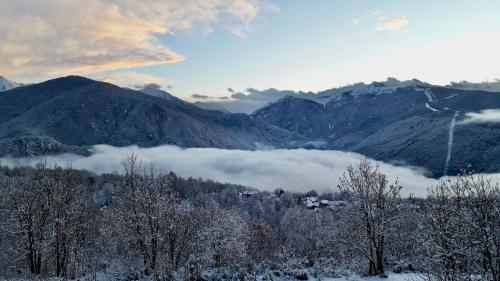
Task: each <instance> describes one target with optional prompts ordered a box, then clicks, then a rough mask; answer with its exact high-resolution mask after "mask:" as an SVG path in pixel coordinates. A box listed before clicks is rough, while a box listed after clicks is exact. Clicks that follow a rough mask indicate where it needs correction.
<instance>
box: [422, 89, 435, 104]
mask: <svg viewBox="0 0 500 281" xmlns="http://www.w3.org/2000/svg"><path fill="white" fill-rule="evenodd" d="M424 95H425V96H426V97H427V100H428V101H429V102H433V101H436V98H435V97H434V95H433V94H432V92H431V90H429V89H425V90H424Z"/></svg>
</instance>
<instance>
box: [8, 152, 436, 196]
mask: <svg viewBox="0 0 500 281" xmlns="http://www.w3.org/2000/svg"><path fill="white" fill-rule="evenodd" d="M91 150H92V155H91V156H89V157H83V156H78V155H73V154H63V155H58V156H49V157H44V159H45V160H47V161H48V163H49V164H57V165H59V166H63V167H64V166H68V165H71V166H72V167H73V168H76V169H87V170H90V171H94V172H96V173H102V172H109V173H112V172H118V173H120V172H121V171H122V165H121V162H122V161H123V160H124V159H125V158H126V157H127V155H130V154H132V153H134V154H136V155H137V156H138V158H139V160H140V161H141V162H142V163H144V164H150V163H152V164H154V165H155V166H156V167H158V168H160V169H166V170H171V171H174V172H175V173H177V174H179V175H180V176H183V177H196V178H198V177H200V178H204V179H213V180H216V181H220V182H231V183H237V184H243V185H246V186H251V187H256V188H259V189H261V190H269V191H270V190H274V189H276V188H283V189H286V190H290V191H299V192H300V191H308V190H311V189H316V190H318V191H324V190H336V189H337V184H338V179H339V177H340V176H341V175H342V173H343V172H344V171H345V170H346V168H347V166H348V165H350V164H353V165H355V164H357V163H358V162H359V160H360V159H363V158H364V156H362V155H359V154H355V153H350V152H341V151H322V150H305V149H294V150H285V149H276V150H257V151H245V150H226V149H216V148H189V149H183V148H179V147H176V146H169V145H165V146H159V147H154V148H139V147H137V146H129V147H121V148H118V147H113V146H108V145H96V146H93V147H92V149H91ZM41 160H42V158H40V157H35V158H20V159H13V158H2V159H0V162H1V163H0V164H2V165H8V166H27V165H31V166H34V165H36V163H38V162H40V161H41ZM380 168H381V170H382V171H383V172H384V173H386V174H387V175H388V176H389V178H390V179H391V181H392V180H395V179H399V182H400V183H401V184H402V185H403V187H404V188H403V194H405V195H408V194H410V193H412V194H414V195H417V196H418V195H424V194H426V191H427V188H428V187H430V186H432V185H435V184H436V183H437V180H435V179H430V178H427V177H425V176H424V171H423V170H420V169H416V168H411V167H400V166H394V165H390V164H386V163H382V162H380Z"/></svg>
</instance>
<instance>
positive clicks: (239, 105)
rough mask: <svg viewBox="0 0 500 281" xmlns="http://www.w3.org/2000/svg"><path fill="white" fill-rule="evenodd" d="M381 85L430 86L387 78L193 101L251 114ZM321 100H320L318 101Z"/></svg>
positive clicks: (228, 110)
mask: <svg viewBox="0 0 500 281" xmlns="http://www.w3.org/2000/svg"><path fill="white" fill-rule="evenodd" d="M381 85H384V86H387V87H402V86H410V85H427V86H430V85H429V84H427V83H425V82H421V81H419V80H416V79H413V80H408V81H399V80H397V79H395V78H387V80H386V81H383V82H372V83H370V84H365V83H356V84H352V85H347V86H343V87H339V88H332V89H329V90H326V91H321V92H318V93H313V92H301V91H299V92H296V91H290V90H278V89H272V88H271V89H267V90H263V91H260V90H257V89H252V88H249V89H247V90H246V91H245V93H242V92H234V91H233V90H232V89H229V90H230V92H231V95H230V96H226V97H211V96H206V95H193V96H192V97H191V99H193V100H194V104H195V105H197V106H199V107H201V108H206V109H216V110H225V111H227V112H234V113H247V114H250V113H252V112H254V111H256V110H258V109H260V108H262V107H264V106H266V105H268V104H269V103H272V102H275V101H277V100H279V99H281V98H283V97H286V96H292V97H297V98H303V99H310V100H316V101H319V102H321V100H322V99H321V97H325V96H332V95H334V94H335V93H337V94H342V93H344V92H347V91H359V90H363V91H365V90H366V89H369V88H380V86H381ZM318 98H319V99H318Z"/></svg>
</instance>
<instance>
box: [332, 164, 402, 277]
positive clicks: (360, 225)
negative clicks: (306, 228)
mask: <svg viewBox="0 0 500 281" xmlns="http://www.w3.org/2000/svg"><path fill="white" fill-rule="evenodd" d="M338 188H339V190H340V191H341V192H345V193H346V194H348V196H349V199H348V201H347V206H346V207H345V208H344V209H345V213H344V221H343V223H344V225H345V227H346V229H348V230H349V232H350V233H351V235H346V236H345V237H344V238H342V237H339V239H340V241H341V242H342V243H346V244H349V245H350V246H352V247H354V248H355V249H357V250H358V251H359V253H360V254H362V255H363V256H364V257H365V258H366V259H367V260H368V274H369V275H385V264H384V260H385V257H386V252H385V250H386V247H385V246H386V245H387V244H388V243H389V242H390V241H389V237H390V235H391V234H392V233H393V232H394V231H395V221H396V219H397V216H398V210H397V204H398V202H399V200H400V190H401V188H402V187H401V186H400V185H399V184H398V182H397V181H396V182H394V183H393V184H389V182H388V180H387V177H386V176H385V175H384V174H383V173H381V172H380V171H379V167H378V165H374V164H372V163H371V162H369V161H367V160H362V161H361V162H360V163H359V165H357V166H356V167H353V166H349V167H348V169H347V172H346V173H345V174H344V175H343V176H342V177H341V178H340V184H339V186H338ZM352 238H357V239H352ZM356 240H358V241H356Z"/></svg>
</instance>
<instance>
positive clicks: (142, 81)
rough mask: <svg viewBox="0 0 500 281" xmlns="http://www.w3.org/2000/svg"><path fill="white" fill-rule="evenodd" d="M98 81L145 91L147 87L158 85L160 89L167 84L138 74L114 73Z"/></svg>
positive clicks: (146, 75)
mask: <svg viewBox="0 0 500 281" xmlns="http://www.w3.org/2000/svg"><path fill="white" fill-rule="evenodd" d="M98 80H101V81H104V82H108V83H112V84H115V85H119V86H122V87H128V88H136V89H137V88H140V89H143V88H145V87H146V86H147V85H158V86H159V87H160V88H161V87H162V86H163V85H166V84H167V81H166V80H165V79H163V78H160V77H157V76H153V75H148V74H144V73H138V72H121V73H114V74H111V75H108V76H105V77H102V78H100V79H98Z"/></svg>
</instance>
